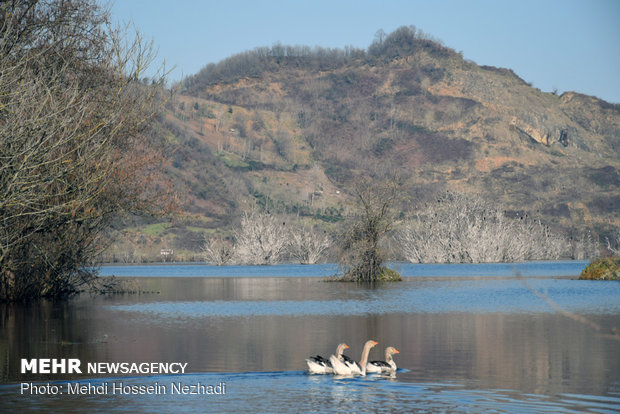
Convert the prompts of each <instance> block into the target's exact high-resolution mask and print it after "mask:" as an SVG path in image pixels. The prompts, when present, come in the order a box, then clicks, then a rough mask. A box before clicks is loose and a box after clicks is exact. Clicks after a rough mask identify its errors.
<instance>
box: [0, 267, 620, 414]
mask: <svg viewBox="0 0 620 414" xmlns="http://www.w3.org/2000/svg"><path fill="white" fill-rule="evenodd" d="M585 265H586V263H585V262H545V263H524V264H518V265H504V264H489V265H411V264H392V267H394V268H397V269H398V270H399V271H400V272H401V274H403V275H405V276H406V278H405V280H404V281H403V282H399V283H390V284H383V285H379V286H376V287H374V288H367V287H361V286H357V285H354V284H347V283H331V282H325V281H323V279H322V277H323V276H327V275H330V274H332V273H333V272H334V267H333V266H330V265H313V266H298V265H280V266H260V267H253V266H228V267H214V266H205V265H192V264H187V265H158V266H105V267H103V268H102V269H101V274H103V275H116V276H118V277H121V278H124V277H132V278H135V279H136V280H137V283H139V285H140V287H141V289H142V290H143V291H147V292H149V293H142V294H118V295H110V296H101V297H90V296H88V295H83V296H80V297H77V298H75V299H73V300H71V301H69V302H67V303H51V302H43V303H38V304H33V305H11V306H4V307H2V308H0V309H1V310H2V315H1V316H2V317H1V318H0V351H1V352H2V357H3V358H2V360H1V361H0V381H1V384H0V407H2V411H3V412H4V409H5V408H6V409H7V410H8V411H14V412H20V411H26V412H32V411H44V412H110V411H118V412H203V411H208V412H301V411H309V412H326V411H327V412H330V411H331V412H335V411H339V412H342V411H344V412H507V413H512V412H554V413H555V412H568V413H572V412H574V413H577V412H598V413H611V412H620V336H619V335H618V331H619V330H620V283H617V282H594V281H579V280H575V278H576V276H577V275H578V274H579V273H580V272H581V270H582V269H583V268H584V267H585ZM367 339H375V340H377V341H378V342H379V345H378V346H377V347H376V348H375V349H373V350H372V352H371V358H372V359H383V355H382V354H383V349H384V348H385V347H386V346H394V347H396V348H397V349H398V350H399V351H400V354H398V355H396V356H395V360H396V362H397V364H398V366H399V370H398V372H397V373H396V374H395V375H394V376H393V377H382V376H376V375H369V376H367V377H355V378H335V377H333V376H329V375H309V374H307V373H306V371H305V368H306V365H305V362H304V359H305V358H306V357H307V356H309V355H313V354H317V353H319V354H322V355H324V356H328V355H330V354H332V353H334V351H335V348H336V345H337V344H338V343H339V342H346V343H347V344H349V345H350V346H351V348H350V349H349V350H347V351H348V352H347V354H348V355H349V356H351V357H354V358H355V359H359V353H360V352H361V346H362V344H363V343H364V342H365V341H366V340H367ZM349 351H350V352H349ZM21 358H28V359H30V358H77V359H79V360H80V361H81V363H82V367H84V368H85V366H86V364H87V363H95V362H128V363H143V362H181V363H184V364H187V367H186V371H185V372H184V373H183V374H167V375H164V374H152V375H145V374H136V373H129V374H124V375H121V374H116V375H112V374H110V373H105V374H104V373H101V374H94V373H90V374H88V373H83V374H56V375H53V374H31V373H27V374H22V373H21V372H20V360H21ZM30 383H33V385H32V387H34V388H36V389H39V390H41V389H42V388H43V387H52V388H53V387H57V389H58V390H59V392H62V394H58V395H49V394H46V395H40V394H38V395H33V394H32V391H29V390H22V388H23V387H24V386H23V385H22V384H26V385H28V386H29V384H30ZM76 384H78V385H83V386H84V387H85V388H88V387H90V388H89V389H90V390H94V389H96V388H97V387H99V389H100V390H102V391H106V392H105V393H102V394H96V393H95V391H91V393H90V395H76V394H75V393H72V394H69V392H70V390H71V389H75V387H76ZM180 385H185V386H188V387H191V386H194V385H201V386H203V388H202V389H209V390H212V391H213V392H215V391H217V390H219V391H223V392H220V393H217V394H216V393H211V394H202V395H184V394H178V393H173V392H174V390H175V389H176V388H175V387H178V386H180ZM149 386H150V387H152V389H154V390H158V391H160V392H159V393H158V394H144V395H142V394H132V393H131V392H127V393H124V392H122V390H132V388H131V387H134V388H133V389H135V390H138V389H140V387H142V389H143V390H144V389H146V387H149ZM208 386H211V388H208ZM218 386H219V388H217V387H218ZM71 387H73V388H71ZM195 388H196V389H199V387H198V386H197V387H195ZM188 389H189V388H188ZM114 390H116V391H114ZM164 391H165V393H163V392H164Z"/></svg>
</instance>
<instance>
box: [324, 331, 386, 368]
mask: <svg viewBox="0 0 620 414" xmlns="http://www.w3.org/2000/svg"><path fill="white" fill-rule="evenodd" d="M377 344H378V342H377V341H373V340H372V339H371V340H369V341H366V343H365V344H364V349H363V350H362V356H361V358H360V362H359V363H357V362H355V361H346V362H345V361H341V360H340V359H338V358H337V357H336V356H335V355H332V356H330V357H329V361H330V362H331V364H332V369H333V371H334V374H337V375H361V376H365V375H366V364H367V363H368V354H369V353H370V348H372V347H373V346H375V345H377Z"/></svg>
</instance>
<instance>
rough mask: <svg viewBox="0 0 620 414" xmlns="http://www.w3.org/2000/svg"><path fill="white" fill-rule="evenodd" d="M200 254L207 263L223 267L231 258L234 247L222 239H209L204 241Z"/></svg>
mask: <svg viewBox="0 0 620 414" xmlns="http://www.w3.org/2000/svg"><path fill="white" fill-rule="evenodd" d="M202 252H203V254H204V257H205V260H206V261H207V262H209V263H213V264H215V265H217V266H223V265H225V264H227V263H228V262H230V260H231V259H232V258H233V256H234V254H235V246H234V244H233V243H232V242H231V241H230V240H227V239H225V238H223V237H211V238H207V239H206V240H205V243H204V245H203V248H202Z"/></svg>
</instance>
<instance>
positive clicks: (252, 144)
mask: <svg viewBox="0 0 620 414" xmlns="http://www.w3.org/2000/svg"><path fill="white" fill-rule="evenodd" d="M177 89H178V92H177V93H176V94H174V95H173V97H172V99H170V100H169V101H168V103H167V106H166V112H165V114H164V115H163V116H162V117H161V119H160V121H159V123H158V128H157V133H158V134H159V135H160V136H161V137H162V139H163V140H164V141H165V145H166V153H167V156H168V157H169V160H170V162H169V166H168V169H167V175H168V177H169V178H170V180H171V181H172V183H173V184H174V186H175V189H176V191H177V193H178V194H179V195H180V196H181V204H182V214H177V215H175V216H174V217H173V218H168V219H165V220H162V219H157V220H155V219H151V220H145V219H144V218H141V219H137V218H134V220H133V221H127V220H125V221H123V222H119V223H118V224H117V226H116V232H115V233H114V234H113V235H112V236H113V237H115V239H116V242H115V244H114V245H113V247H112V248H111V249H109V250H108V251H107V253H106V255H107V256H103V260H112V261H144V260H158V259H161V257H160V252H162V251H164V250H162V249H165V250H166V251H174V255H175V259H177V260H202V259H203V253H204V248H205V243H206V241H208V240H211V239H213V240H215V239H217V240H224V241H226V240H227V241H229V242H232V241H233V240H234V239H235V235H236V234H237V235H238V231H239V229H240V226H241V224H242V220H243V217H244V215H246V214H250V213H252V212H256V213H267V214H269V215H272V216H278V217H283V218H284V219H283V220H284V221H288V222H295V223H299V226H298V227H304V226H305V227H306V228H311V229H314V230H320V231H322V232H324V233H326V234H329V235H335V234H337V233H338V232H339V231H341V227H342V223H343V222H344V219H345V218H346V217H348V216H350V215H351V214H352V213H353V212H355V200H356V196H355V188H356V186H357V185H358V184H359V183H360V182H363V181H368V180H370V181H372V180H379V179H385V178H391V179H393V180H395V181H398V183H399V193H400V197H399V198H398V200H397V201H396V203H397V205H396V206H395V210H396V211H397V217H396V219H397V220H396V225H395V227H396V228H399V226H401V225H402V226H404V225H405V224H406V223H407V220H409V219H410V218H412V217H415V216H416V215H417V216H419V215H420V212H422V211H428V208H429V207H432V206H433V205H435V204H437V201H438V200H443V199H445V198H446V197H448V198H450V197H453V195H455V194H456V195H457V197H461V196H464V197H465V198H467V197H474V196H475V197H479V198H480V200H482V201H483V202H485V203H491V204H492V205H494V206H496V207H497V208H499V210H500V211H501V213H502V216H503V217H506V218H508V219H511V220H527V221H528V222H531V223H538V224H539V225H541V226H543V227H544V228H545V229H548V231H550V232H553V234H557V235H560V236H561V237H563V238H564V239H565V240H569V241H571V240H572V241H580V242H583V241H588V242H592V243H596V244H597V245H598V246H599V247H602V248H605V247H606V246H607V241H608V240H609V246H610V247H611V248H614V247H617V246H616V244H614V243H617V241H616V235H617V234H618V229H619V228H620V217H619V216H618V211H620V192H619V185H620V175H619V169H620V157H619V155H620V108H619V107H618V105H615V104H610V103H607V102H605V101H602V100H600V99H597V98H596V97H592V96H586V95H582V94H579V93H577V92H566V93H564V94H562V95H559V96H558V95H557V94H555V93H545V92H542V91H540V90H539V89H536V88H534V87H532V86H531V85H530V84H528V83H527V82H526V81H524V80H523V79H521V78H519V77H518V76H517V75H516V74H515V73H513V72H512V71H511V70H510V69H504V68H496V67H489V66H479V65H477V64H476V63H474V62H471V61H468V60H466V59H464V58H463V57H462V55H461V54H459V53H457V52H455V51H454V50H452V49H450V48H447V47H445V46H443V45H442V44H441V42H439V41H437V40H435V39H432V38H431V37H430V36H428V35H426V34H424V33H422V32H420V31H419V30H417V29H416V28H415V27H413V26H408V27H401V28H399V29H397V30H396V31H394V32H392V33H390V34H386V33H384V32H382V31H379V32H377V34H376V36H375V40H374V42H373V43H372V44H371V45H370V46H369V47H368V48H367V49H355V48H345V49H324V48H319V47H314V48H311V47H306V46H285V45H281V44H276V45H274V46H272V47H264V48H257V49H255V50H251V51H247V52H243V53H240V54H236V55H233V56H231V57H230V58H228V59H225V60H223V61H221V62H219V63H212V64H209V65H207V66H205V67H204V68H203V69H202V70H201V71H200V72H199V73H197V74H195V75H192V76H189V77H187V78H186V79H184V80H183V81H182V82H180V84H179V85H177ZM487 211H490V210H487ZM402 226H401V227H402ZM325 254H326V255H327V256H329V254H330V250H329V249H327V250H326V253H325ZM391 255H392V258H396V259H405V256H406V255H405V254H404V253H403V251H400V250H398V249H393V250H392V251H391ZM288 259H289V260H291V257H289V258H288Z"/></svg>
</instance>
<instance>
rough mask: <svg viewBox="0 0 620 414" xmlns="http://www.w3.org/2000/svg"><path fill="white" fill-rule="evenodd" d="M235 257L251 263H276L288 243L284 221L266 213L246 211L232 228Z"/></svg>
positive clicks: (241, 261) (244, 262) (242, 261)
mask: <svg viewBox="0 0 620 414" xmlns="http://www.w3.org/2000/svg"><path fill="white" fill-rule="evenodd" d="M234 235H235V258H236V260H237V261H238V262H240V263H243V264H252V265H267V264H273V263H278V262H279V261H280V259H281V258H282V256H283V254H284V253H285V249H286V246H287V243H288V239H287V231H286V228H285V223H284V222H283V221H282V220H281V218H279V217H276V216H273V215H271V214H268V213H263V212H257V211H253V212H251V213H246V214H244V215H243V218H242V219H241V223H240V225H239V226H238V227H237V228H236V229H235V230H234Z"/></svg>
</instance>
